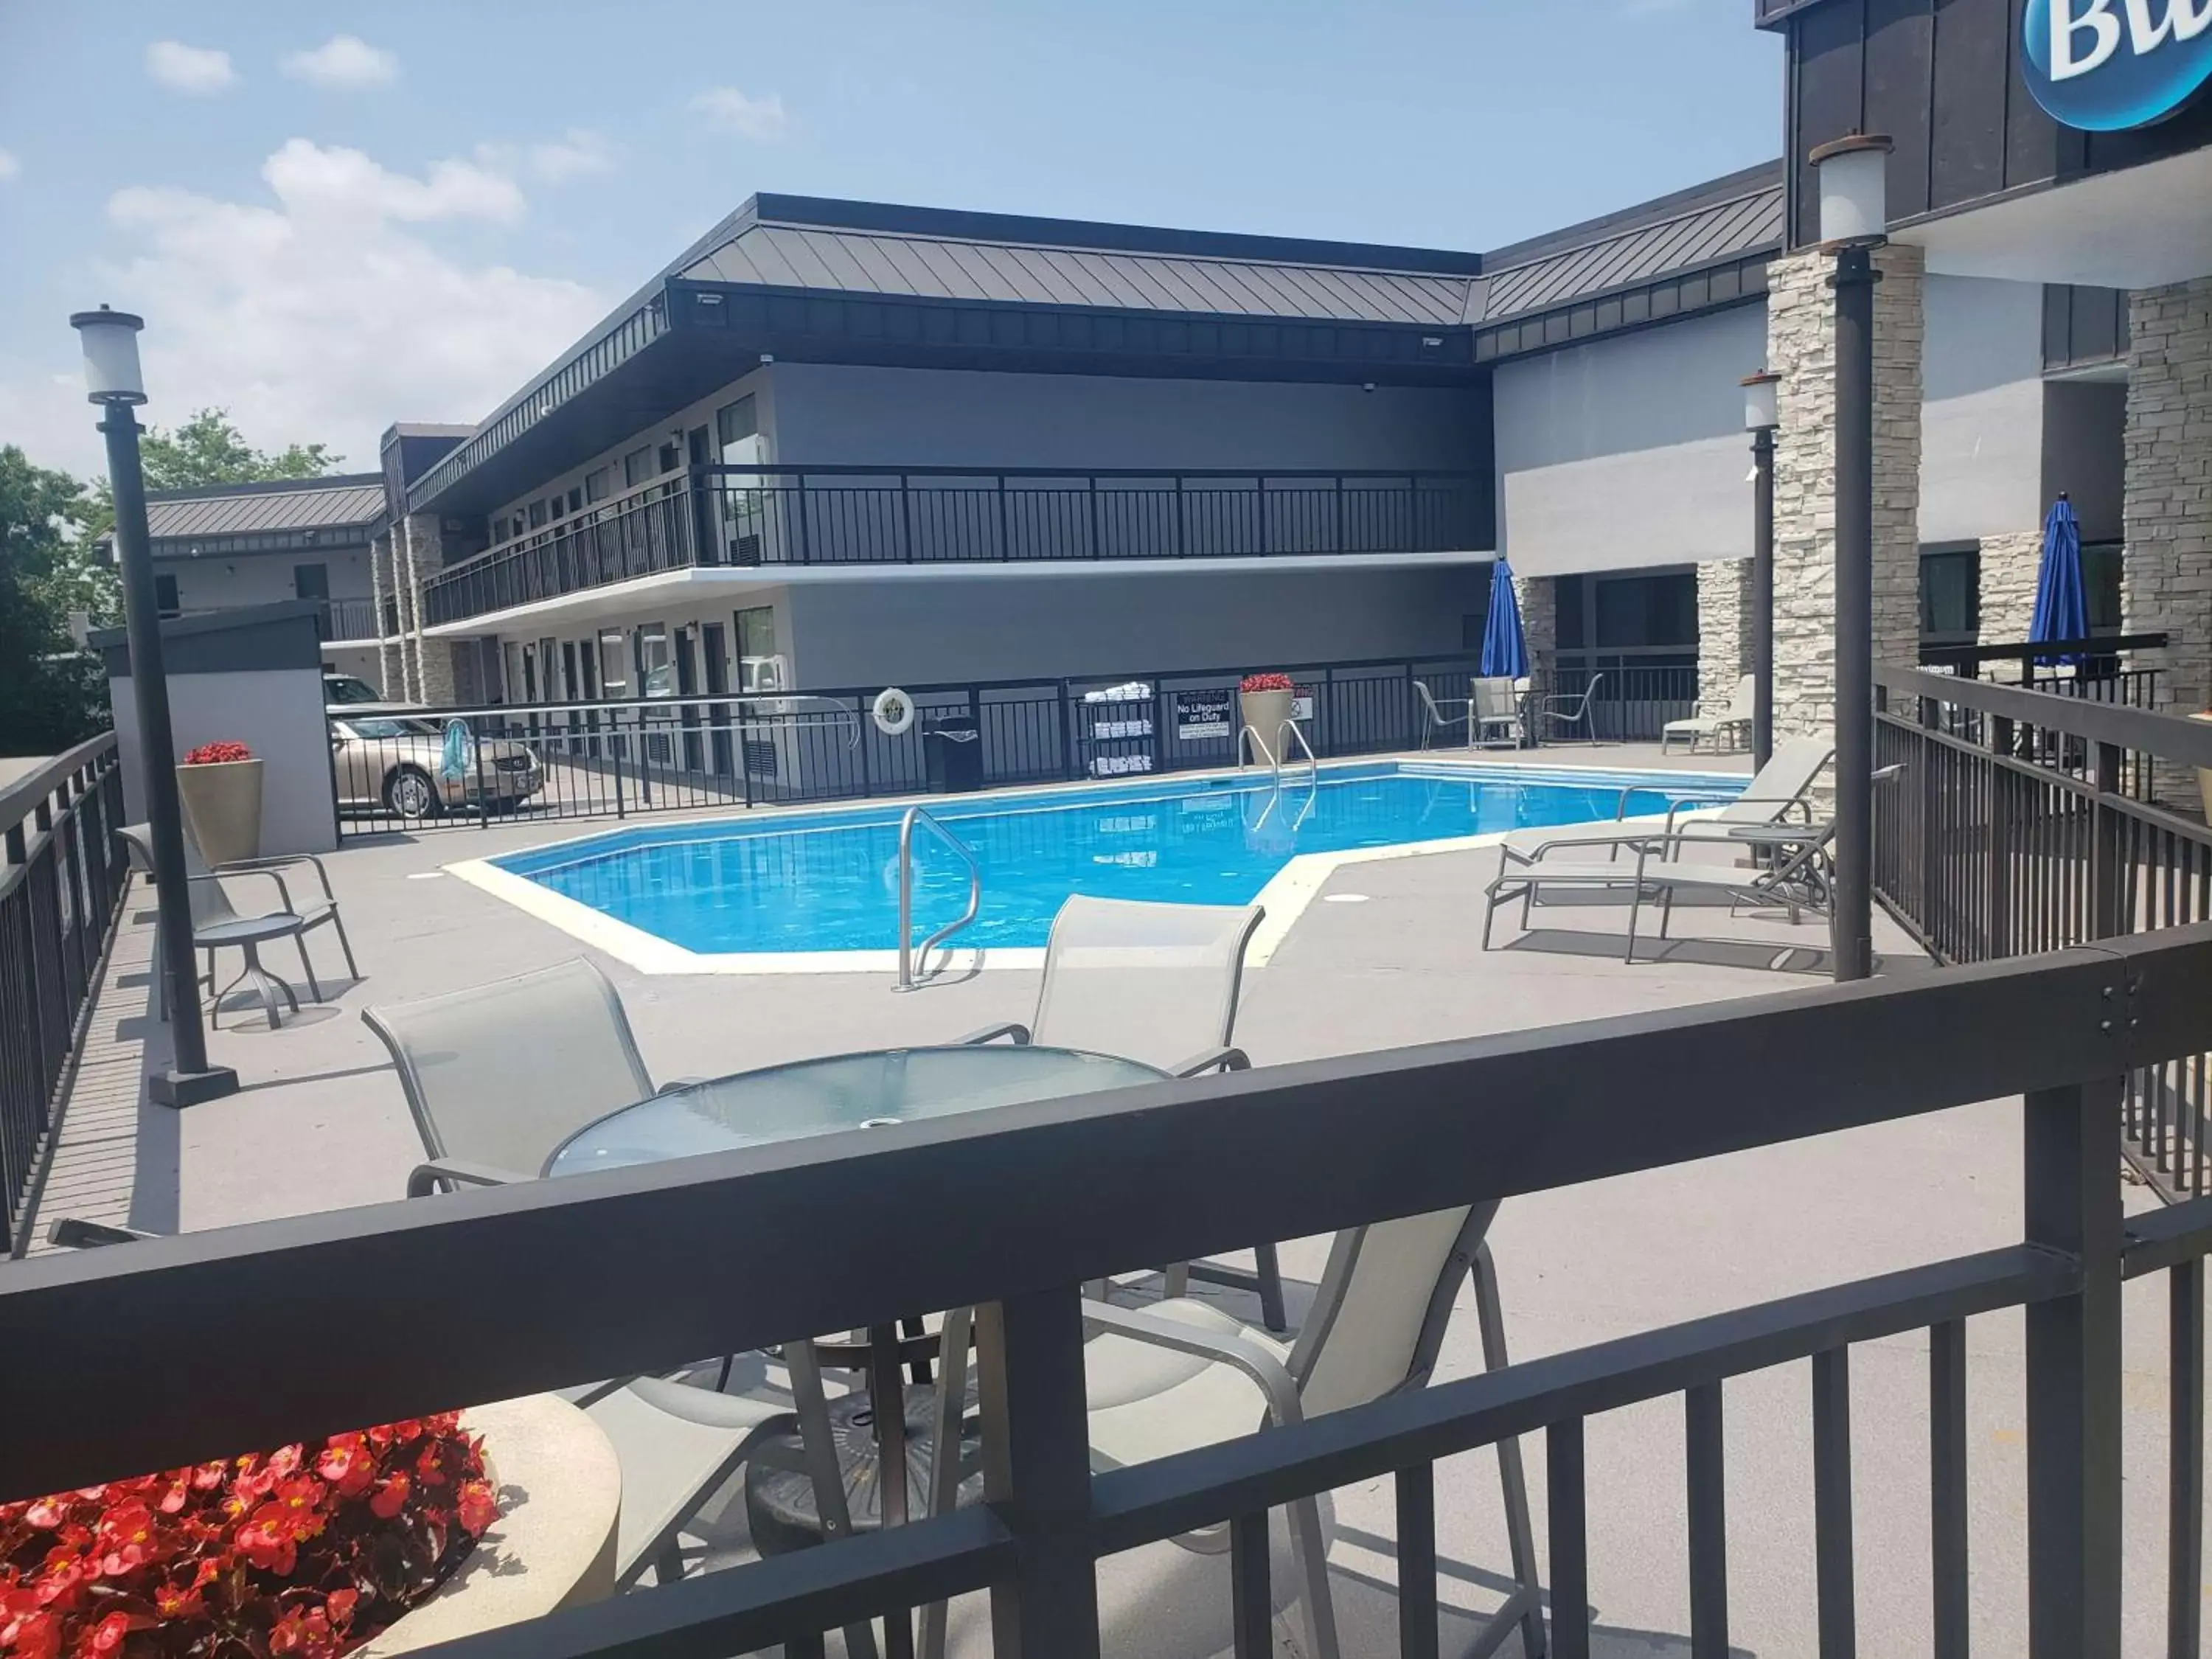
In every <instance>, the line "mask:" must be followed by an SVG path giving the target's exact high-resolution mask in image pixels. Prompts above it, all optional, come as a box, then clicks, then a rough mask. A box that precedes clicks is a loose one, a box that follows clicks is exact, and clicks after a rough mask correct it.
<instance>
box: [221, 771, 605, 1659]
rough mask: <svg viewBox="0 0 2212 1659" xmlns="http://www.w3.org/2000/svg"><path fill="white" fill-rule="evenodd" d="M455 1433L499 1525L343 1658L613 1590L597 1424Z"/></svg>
mask: <svg viewBox="0 0 2212 1659" xmlns="http://www.w3.org/2000/svg"><path fill="white" fill-rule="evenodd" d="M187 770H206V768H187ZM461 1426H462V1427H463V1428H465V1429H466V1430H468V1431H470V1432H471V1434H480V1435H482V1436H483V1455H484V1466H485V1472H486V1473H487V1474H489V1476H490V1477H491V1483H492V1486H493V1488H494V1489H495V1491H496V1492H498V1493H499V1507H500V1516H499V1519H498V1520H496V1521H495V1522H492V1524H491V1525H490V1527H489V1528H487V1529H486V1530H485V1532H484V1534H483V1537H481V1538H479V1539H478V1540H477V1546H476V1547H475V1548H474V1549H472V1550H471V1551H470V1552H469V1553H468V1555H467V1557H466V1559H464V1560H463V1561H462V1563H461V1565H460V1566H459V1568H458V1569H457V1570H456V1571H454V1573H453V1577H451V1578H448V1579H447V1581H446V1582H445V1583H442V1584H441V1585H440V1586H439V1587H438V1589H437V1592H436V1594H435V1595H432V1596H431V1597H430V1599H429V1600H428V1601H425V1602H423V1603H422V1606H420V1607H416V1609H415V1610H414V1611H413V1612H411V1613H409V1614H408V1615H407V1616H406V1617H405V1618H404V1619H402V1620H399V1621H398V1623H397V1624H394V1625H391V1626H386V1628H385V1629H384V1630H383V1631H382V1632H380V1634H378V1635H377V1636H376V1637H374V1638H373V1639H371V1640H370V1641H368V1642H367V1643H364V1644H362V1646H361V1647H359V1648H356V1650H354V1652H353V1654H351V1655H349V1656H348V1659H389V1656H392V1655H394V1654H401V1653H411V1652H414V1651H415V1650H416V1649H418V1648H428V1647H432V1646H435V1644H438V1643H441V1642H450V1641H453V1640H454V1639H455V1638H459V1637H463V1636H473V1635H475V1634H476V1633H477V1632H479V1631H487V1630H494V1629H496V1628H497V1627H498V1626H501V1625H512V1624H515V1623H517V1622H519V1621H520V1620H525V1619H537V1618H541V1617H543V1616H544V1614H546V1613H553V1612H556V1611H557V1610H558V1609H560V1608H562V1607H576V1606H579V1605H580V1604H582V1603H584V1602H586V1601H600V1600H603V1599H604V1598H605V1597H606V1596H608V1595H611V1594H612V1593H613V1591H614V1587H615V1524H616V1522H617V1520H618V1519H619V1518H620V1516H621V1514H622V1466H621V1464H620V1463H619V1462H617V1461H616V1458H615V1449H614V1448H613V1446H611V1444H609V1443H608V1442H607V1437H606V1436H605V1433H603V1432H602V1431H601V1430H600V1428H599V1425H598V1424H596V1423H594V1422H593V1421H592V1419H590V1418H589V1417H587V1416H586V1415H585V1414H584V1413H582V1412H581V1411H579V1410H578V1409H577V1408H576V1407H574V1406H572V1405H570V1404H569V1403H568V1401H565V1400H562V1399H561V1398H560V1397H559V1396H558V1395H550V1394H540V1395H529V1396H527V1397H526V1398H524V1399H521V1400H503V1401H500V1402H499V1403H498V1404H496V1405H492V1406H478V1407H475V1408H474V1409H473V1410H471V1411H469V1412H466V1413H464V1414H463V1415H462V1418H461Z"/></svg>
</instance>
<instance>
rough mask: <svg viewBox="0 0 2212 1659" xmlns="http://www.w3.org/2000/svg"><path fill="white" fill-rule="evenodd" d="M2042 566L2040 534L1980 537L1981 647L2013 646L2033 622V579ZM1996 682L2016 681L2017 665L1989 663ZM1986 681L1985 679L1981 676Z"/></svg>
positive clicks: (2012, 532)
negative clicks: (1997, 680)
mask: <svg viewBox="0 0 2212 1659" xmlns="http://www.w3.org/2000/svg"><path fill="white" fill-rule="evenodd" d="M2042 565H2043V532H2042V531H2040V530H2015V531H2008V532H2006V533H2005V534H2003V535H2002V536H1984V537H1983V538H1982V553H1981V583H1982V625H1981V632H1980V633H1979V635H1978V636H1977V637H1978V638H1979V640H1980V641H1981V642H1982V643H1983V644H1984V645H2017V644H2019V643H2020V642H2021V641H2022V640H2024V639H2026V638H2027V630H2028V628H2029V626H2030V624H2032V623H2033V622H2034V620H2035V579H2036V575H2037V574H2038V573H2039V571H2040V569H2041V568H2042ZM1990 671H1992V672H1994V673H1995V674H1996V678H1999V679H2006V680H2012V679H2018V678H2020V674H2019V665H2018V664H2009V665H2008V664H2003V663H1992V664H1990ZM1985 678H1986V676H1985Z"/></svg>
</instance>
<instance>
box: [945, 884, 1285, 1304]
mask: <svg viewBox="0 0 2212 1659" xmlns="http://www.w3.org/2000/svg"><path fill="white" fill-rule="evenodd" d="M1263 915H1266V912H1265V911H1263V910H1261V908H1260V907H1259V906H1258V905H1256V904H1246V905H1217V904H1158V903H1151V902H1139V901H1136V900H1131V899H1103V898H1091V897H1088V896H1085V895H1083V894H1080V893H1077V894H1073V895H1072V896H1070V897H1069V898H1068V899H1067V901H1066V902H1065V903H1064V904H1062V905H1061V906H1060V911H1059V914H1057V915H1054V917H1053V920H1052V935H1051V938H1050V939H1048V941H1047V943H1046V945H1045V953H1044V982H1043V984H1042V985H1041V986H1040V987H1038V989H1037V1003H1036V1013H1034V1014H1032V1015H1031V1016H1030V1023H1029V1024H1026V1025H1022V1024H1012V1023H1009V1024H1000V1025H990V1026H986V1027H985V1028H984V1029H983V1030H980V1031H974V1032H970V1033H969V1035H968V1036H964V1037H963V1038H962V1039H961V1041H962V1042H994V1041H996V1040H997V1039H999V1038H1001V1037H1005V1038H1010V1039H1012V1041H1013V1042H1036V1043H1041V1044H1042V1045H1044V1046H1045V1047H1048V1048H1079V1049H1083V1050H1085V1051H1086V1052H1088V1053H1091V1054H1115V1055H1118V1056H1120V1057H1121V1058H1122V1059H1125V1060H1142V1061H1144V1062H1146V1064H1147V1065H1152V1066H1158V1067H1160V1069H1162V1070H1163V1071H1165V1072H1167V1073H1169V1074H1170V1076H1174V1077H1197V1076H1199V1075H1200V1074H1201V1073H1206V1072H1241V1071H1243V1070H1244V1069H1245V1068H1246V1067H1247V1066H1250V1065H1251V1063H1252V1062H1251V1060H1250V1059H1249V1057H1248V1056H1247V1055H1246V1054H1245V1053H1244V1051H1243V1049H1242V1048H1231V1047H1230V1046H1229V1044H1230V1039H1231V1037H1233V1036H1235V1035H1236V1031H1237V996H1238V994H1239V993H1240V991H1241V990H1242V988H1243V977H1244V951H1245V949H1246V947H1247V946H1249V945H1250V944H1251V942H1252V933H1253V930H1254V929H1255V928H1257V927H1259V925H1260V920H1261V917H1262V916H1263ZM1255 1255H1257V1257H1258V1271H1257V1272H1256V1273H1244V1272H1243V1271H1242V1270H1241V1269H1238V1268H1234V1267H1220V1266H1218V1265H1215V1264H1213V1263H1211V1262H1196V1263H1192V1264H1189V1265H1188V1267H1183V1266H1180V1265H1179V1266H1177V1267H1172V1268H1170V1270H1169V1272H1170V1285H1171V1287H1172V1288H1173V1289H1175V1290H1177V1291H1179V1290H1180V1289H1181V1288H1182V1280H1183V1278H1184V1276H1185V1274H1186V1273H1188V1276H1189V1277H1192V1278H1195V1279H1204V1280H1206V1282H1207V1283H1209V1284H1218V1285H1235V1286H1237V1287H1240V1288H1242V1289H1245V1290H1249V1291H1255V1292H1256V1293H1257V1295H1258V1296H1259V1297H1260V1306H1261V1317H1262V1318H1263V1319H1265V1320H1266V1321H1267V1328H1268V1329H1270V1330H1277V1331H1279V1330H1282V1329H1284V1328H1285V1315H1284V1310H1283V1281H1282V1274H1281V1272H1280V1270H1279V1268H1278V1267H1277V1266H1276V1261H1275V1247H1274V1244H1273V1242H1272V1241H1271V1242H1269V1243H1265V1244H1261V1245H1259V1246H1257V1247H1256V1249H1255Z"/></svg>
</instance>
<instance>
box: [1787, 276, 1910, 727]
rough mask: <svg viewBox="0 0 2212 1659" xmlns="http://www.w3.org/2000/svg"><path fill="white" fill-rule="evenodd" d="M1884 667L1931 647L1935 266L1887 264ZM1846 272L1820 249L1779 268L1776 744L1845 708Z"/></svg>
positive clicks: (1879, 296)
mask: <svg viewBox="0 0 2212 1659" xmlns="http://www.w3.org/2000/svg"><path fill="white" fill-rule="evenodd" d="M1875 268H1876V269H1877V270H1880V271H1881V276H1882V280H1881V283H1880V284H1879V285H1878V286H1877V287H1876V288H1875V365H1874V386H1875V422H1874V483H1875V491H1874V493H1875V501H1874V657H1875V664H1876V665H1878V666H1881V665H1903V666H1905V667H1910V666H1911V665H1913V664H1914V663H1915V662H1916V661H1917V660H1918V657H1919V648H1920V409H1921V401H1922V395H1923V393H1922V377H1921V369H1920V359H1921V347H1922V343H1923V337H1924V336H1925V332H1926V325H1925V321H1924V310H1923V289H1924V287H1925V284H1926V276H1925V270H1926V267H1925V264H1924V262H1923V258H1922V255H1921V252H1920V250H1919V249H1918V248H1917V247H1906V246H1899V245H1894V244H1893V245H1891V246H1887V247H1884V248H1882V249H1881V250H1880V251H1878V252H1876V253H1875ZM1833 269H1834V261H1833V260H1832V259H1831V258H1828V257H1827V256H1826V255H1824V254H1822V253H1820V252H1818V251H1816V250H1809V249H1808V250H1807V251H1806V252H1800V253H1792V254H1787V255H1784V257H1782V258H1778V259H1777V260H1775V262H1774V263H1773V264H1771V265H1770V266H1769V267H1768V268H1767V277H1766V280H1767V296H1766V342H1767V344H1766V366H1767V367H1768V368H1771V369H1772V370H1773V371H1774V372H1775V373H1777V374H1779V375H1780V376H1781V377H1782V383H1781V385H1780V386H1778V388H1777V390H1778V393H1779V404H1780V409H1781V415H1782V427H1781V430H1780V431H1778V433H1776V435H1775V446H1774V732H1775V735H1776V736H1777V737H1778V738H1780V737H1786V736H1788V735H1790V734H1791V733H1794V732H1814V733H1824V732H1827V731H1829V730H1830V729H1831V728H1832V726H1833V724H1834V717H1835V704H1836V662H1835V640H1836V503H1835V476H1836V439H1835V425H1836V422H1835V416H1836V351H1835V346H1836V308H1835V294H1834V291H1833V290H1832V289H1831V288H1830V287H1829V285H1828V278H1829V276H1830V274H1831V273H1832V270H1833Z"/></svg>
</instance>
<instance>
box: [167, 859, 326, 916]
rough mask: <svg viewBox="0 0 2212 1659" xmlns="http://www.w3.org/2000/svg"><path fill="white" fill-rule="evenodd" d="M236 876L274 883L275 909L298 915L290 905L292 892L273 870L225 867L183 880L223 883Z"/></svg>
mask: <svg viewBox="0 0 2212 1659" xmlns="http://www.w3.org/2000/svg"><path fill="white" fill-rule="evenodd" d="M238 876H261V877H264V878H267V879H268V880H270V881H273V882H275V883H276V898H277V909H278V910H281V911H283V913H284V914H285V915H299V914H300V913H299V912H298V911H297V910H296V909H295V908H293V905H292V890H291V889H290V888H289V887H287V886H286V885H285V884H284V878H283V877H282V876H280V875H278V874H277V873H276V872H275V871H274V870H246V869H234V868H233V867H231V866H228V865H226V866H224V867H223V868H222V869H221V870H212V871H210V872H207V873H206V874H204V875H198V876H187V877H185V880H186V881H188V882H193V881H212V882H224V881H228V880H230V879H232V878H234V877H238ZM269 914H270V915H275V914H276V911H270V912H269Z"/></svg>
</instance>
